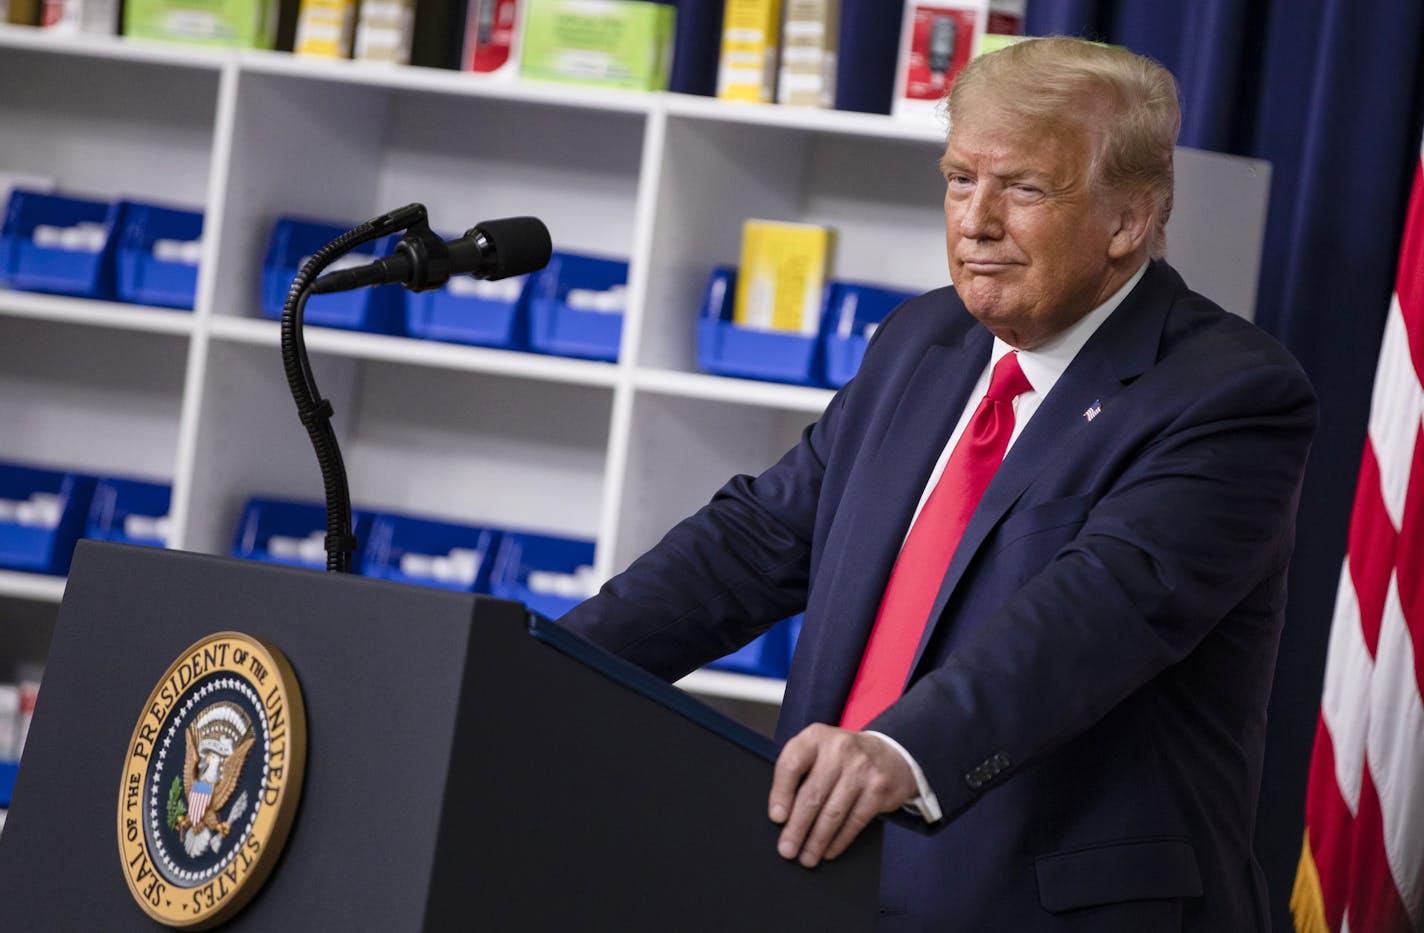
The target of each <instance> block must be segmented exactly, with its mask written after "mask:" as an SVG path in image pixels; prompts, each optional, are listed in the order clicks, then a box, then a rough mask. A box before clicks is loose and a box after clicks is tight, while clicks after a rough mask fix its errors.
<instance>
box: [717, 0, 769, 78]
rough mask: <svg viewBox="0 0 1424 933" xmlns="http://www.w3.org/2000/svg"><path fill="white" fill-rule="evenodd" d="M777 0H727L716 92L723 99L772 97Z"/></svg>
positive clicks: (723, 18)
mask: <svg viewBox="0 0 1424 933" xmlns="http://www.w3.org/2000/svg"><path fill="white" fill-rule="evenodd" d="M780 40H781V0H727V6H726V8H725V10H724V12H723V14H722V51H721V55H720V57H719V59H718V64H717V96H718V97H720V98H722V99H723V100H744V101H751V102H753V103H771V102H772V101H774V100H776V63H777V48H778V43H779V42H780Z"/></svg>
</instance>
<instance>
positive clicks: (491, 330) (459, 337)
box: [405, 275, 530, 350]
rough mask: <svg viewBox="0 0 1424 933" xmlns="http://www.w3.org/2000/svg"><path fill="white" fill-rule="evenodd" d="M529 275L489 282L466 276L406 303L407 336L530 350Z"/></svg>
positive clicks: (411, 296)
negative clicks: (528, 348) (527, 348)
mask: <svg viewBox="0 0 1424 933" xmlns="http://www.w3.org/2000/svg"><path fill="white" fill-rule="evenodd" d="M529 279H530V277H529V276H527V275H521V276H515V277H513V278H508V279H501V280H499V281H498V282H487V281H484V280H482V279H476V278H472V277H470V276H468V275H461V276H456V277H454V278H452V279H451V280H450V281H449V282H447V283H445V285H444V287H443V288H437V289H435V290H433V291H428V292H412V293H410V294H409V295H406V298H405V326H406V332H407V333H409V334H410V336H412V337H422V338H425V339H427V340H446V341H450V342H453V343H472V344H478V345H480V346H485V347H501V348H503V349H509V350H523V349H525V348H526V347H528V345H529V337H528V331H529V324H528V301H529V288H528V285H529Z"/></svg>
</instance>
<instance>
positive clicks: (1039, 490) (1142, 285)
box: [564, 262, 1316, 933]
mask: <svg viewBox="0 0 1424 933" xmlns="http://www.w3.org/2000/svg"><path fill="white" fill-rule="evenodd" d="M991 344H992V337H991V336H990V334H989V333H988V332H987V331H986V330H985V329H984V328H983V327H982V326H980V325H979V324H978V323H977V322H976V321H975V320H974V318H973V317H971V316H970V315H969V313H968V312H967V311H966V310H965V309H964V306H963V305H962V303H961V302H960V301H959V300H958V298H957V296H956V295H955V293H954V291H953V290H952V289H947V288H946V289H940V290H938V291H934V292H930V293H928V294H926V295H923V296H920V297H918V298H915V299H912V300H911V301H908V302H906V303H905V304H904V305H902V306H901V307H900V308H899V309H897V310H896V311H895V312H894V313H893V314H892V315H891V316H890V317H888V318H887V319H886V321H885V322H884V323H883V324H882V326H881V327H880V329H879V331H878V332H877V334H876V337H875V339H874V341H873V342H872V344H871V347H870V349H869V350H868V352H867V354H866V357H865V361H864V363H863V365H862V367H861V369H860V372H859V374H858V375H857V376H856V378H855V379H854V380H852V382H851V383H850V384H849V385H847V386H846V387H845V388H844V389H843V390H842V391H840V392H839V393H838V394H837V395H836V396H835V398H834V399H833V400H832V402H831V404H830V405H829V407H828V408H827V410H826V412H825V414H824V415H823V416H822V417H821V418H820V420H819V421H818V422H817V423H816V424H814V425H812V426H811V427H809V428H808V429H807V430H806V432H805V434H804V436H803V437H802V439H801V441H800V443H799V444H798V445H797V446H796V447H794V448H793V449H792V450H791V451H789V452H788V453H787V454H786V455H785V456H784V457H783V458H782V459H781V460H780V461H779V462H778V463H776V464H775V465H774V466H772V467H771V468H770V469H768V470H767V471H766V472H764V473H762V474H761V475H760V476H757V477H755V478H752V477H746V476H740V477H736V478H734V479H733V480H732V481H731V482H729V483H728V484H727V485H726V486H725V487H724V488H723V489H722V490H721V491H720V492H719V493H718V494H717V495H716V496H715V498H714V499H713V500H712V501H711V502H710V503H709V504H708V505H707V506H706V507H705V508H703V509H702V510H701V511H699V512H698V513H697V514H696V515H694V516H692V517H691V518H689V519H687V520H685V521H683V522H682V523H680V524H679V525H678V526H676V527H675V528H674V529H673V530H672V531H671V532H669V534H668V535H667V537H666V538H665V539H664V540H663V541H662V542H661V543H660V544H659V545H657V546H656V547H655V548H654V549H653V550H652V551H650V552H649V553H648V554H646V555H644V556H643V557H642V558H640V559H639V560H637V561H635V562H634V564H633V565H632V566H631V567H630V568H629V569H628V570H627V571H625V572H624V573H623V574H621V575H619V576H618V577H616V578H614V579H613V580H612V581H610V582H609V583H608V584H607V586H605V587H604V589H603V590H602V592H601V593H600V594H599V595H598V596H595V597H594V598H593V599H591V600H590V601H588V602H586V603H584V604H582V605H581V606H579V607H577V608H576V609H575V610H573V611H572V612H571V613H569V614H568V615H567V616H565V617H564V622H565V624H566V625H568V626H569V627H571V628H573V629H574V630H575V631H578V632H581V633H583V634H584V635H586V636H587V637H589V638H591V639H593V640H594V641H597V642H599V643H600V644H603V645H604V646H606V647H608V648H610V649H611V650H613V651H615V652H617V653H619V654H621V655H622V656H624V657H626V658H628V659H630V660H632V661H634V662H635V663H637V664H640V665H642V666H644V667H646V668H648V669H650V670H652V671H654V672H656V673H659V674H661V675H663V676H665V677H668V678H675V677H678V676H681V675H682V674H684V673H686V672H687V671H689V670H691V669H693V668H695V667H697V666H699V665H701V664H703V663H705V662H707V661H708V660H710V659H712V658H714V657H716V656H719V655H721V654H724V653H726V652H728V651H730V650H732V649H734V648H736V647H737V646H739V645H740V644H743V643H745V642H746V641H748V640H749V639H750V638H752V637H754V636H755V635H756V634H757V633H759V632H760V631H762V630H764V629H765V628H766V627H767V626H769V625H770V624H772V623H773V622H775V621H776V620H778V619H780V618H782V617H784V616H787V615H790V614H792V613H794V612H797V611H800V610H802V609H803V608H804V610H805V613H806V616H805V622H804V625H803V628H802V631H801V637H800V640H799V642H798V644H797V648H796V653H795V657H794V659H793V661H792V665H791V671H790V675H789V677H788V680H787V687H786V696H785V700H784V702H783V705H782V710H781V720H780V723H779V726H778V733H779V737H780V738H782V739H783V740H784V739H785V738H787V737H789V736H791V735H793V734H795V733H796V732H797V731H799V730H800V729H801V728H803V727H804V726H806V725H807V724H809V723H813V722H828V723H833V724H834V723H836V722H837V721H838V719H839V716H840V713H841V708H842V706H843V704H844V702H845V698H846V695H847V692H848V691H849V688H850V684H851V681H852V679H853V677H854V675H855V672H856V668H857V666H858V664H859V661H860V656H861V652H862V650H863V648H864V645H865V641H866V638H867V635H868V633H869V631H870V627H871V624H872V622H873V621H874V618H875V614H876V609H877V607H878V604H879V600H880V596H881V593H882V591H883V589H884V586H885V581H886V579H887V577H888V576H889V572H890V568H891V566H892V564H893V563H894V560H895V557H896V555H897V553H898V551H899V548H900V545H901V542H902V540H903V538H904V534H905V531H906V529H907V528H908V526H909V523H910V520H911V517H912V514H913V511H914V508H915V505H916V503H917V502H918V500H919V496H920V494H921V492H922V491H923V489H924V487H925V484H926V481H927V478H928V476H929V473H930V470H931V468H932V467H933V465H934V463H935V460H936V459H937V457H938V455H939V453H940V451H941V450H942V449H943V446H944V443H945V440H946V438H947V437H948V436H949V433H950V431H951V430H952V429H953V426H954V424H955V422H956V420H957V419H958V418H959V416H960V413H961V412H962V411H963V409H964V408H965V406H966V405H967V404H969V402H970V401H971V400H970V399H969V398H968V394H969V392H970V391H971V389H972V387H973V385H974V383H975V381H976V379H977V378H978V376H979V374H980V373H981V372H982V371H983V369H984V367H985V366H986V365H987V362H988V358H989V353H990V347H991ZM1094 410H1095V411H1094ZM1090 412H1092V414H1091V416H1090V414H1089V413H1090ZM1315 418H1316V415H1315V402H1314V398H1313V394H1312V391H1311V389H1310V386H1309V384H1308V382H1307V380H1306V378H1305V376H1304V374H1303V373H1302V372H1301V370H1300V368H1299V366H1298V365H1297V364H1296V363H1295V362H1294V360H1292V359H1291V358H1290V356H1289V355H1288V354H1287V353H1285V352H1284V351H1283V350H1282V349H1281V348H1280V347H1279V346H1278V345H1277V344H1276V343H1275V342H1274V341H1273V340H1271V339H1270V338H1269V337H1267V336H1266V335H1265V334H1263V333H1262V332H1261V331H1259V330H1258V329H1256V328H1255V327H1254V326H1252V325H1250V324H1248V323H1246V322H1245V321H1242V320H1240V319H1239V318H1236V317H1234V316H1232V315H1230V314H1227V313H1226V312H1224V311H1222V310H1221V309H1220V308H1218V307H1216V306H1215V305H1213V304H1212V303H1211V302H1210V301H1208V300H1206V299H1205V298H1203V297H1201V296H1200V295H1197V294H1195V293H1193V292H1191V291H1190V290H1188V289H1187V288H1186V286H1185V285H1184V284H1183V283H1182V281H1181V279H1180V278H1179V277H1178V276H1177V274H1176V272H1174V271H1173V270H1172V269H1171V268H1170V267H1169V266H1167V265H1166V264H1165V263H1162V262H1155V263H1153V264H1152V265H1151V266H1150V267H1149V269H1148V270H1147V272H1146V274H1145V275H1144V276H1143V278H1142V280H1141V281H1140V282H1139V283H1138V284H1137V286H1136V287H1135V288H1134V289H1133V291H1132V292H1131V294H1129V295H1128V297H1127V298H1126V300H1125V301H1124V302H1123V303H1122V305H1121V306H1119V308H1118V309H1117V310H1116V311H1115V312H1114V313H1113V314H1112V315H1111V316H1110V317H1109V318H1108V320H1107V321H1106V322H1105V323H1104V324H1103V325H1102V326H1101V328H1100V329H1099V330H1098V331H1097V332H1096V333H1095V334H1094V335H1093V336H1092V338H1091V339H1090V340H1089V341H1088V343H1087V344H1086V345H1085V346H1084V348H1083V349H1082V350H1081V351H1080V353H1079V354H1078V356H1077V357H1076V358H1075V359H1074V360H1073V362H1072V363H1071V365H1070V366H1069V367H1068V369H1067V371H1066V372H1065V373H1064V374H1063V376H1062V377H1061V379H1060V380H1059V382H1058V383H1057V385H1055V386H1054V388H1053V390H1052V391H1051V392H1050V393H1049V394H1048V396H1047V397H1046V398H1045V399H1044V400H1043V403H1042V405H1041V406H1040V408H1039V410H1038V412H1037V413H1036V414H1035V415H1034V416H1033V418H1032V420H1031V421H1030V422H1029V423H1028V425H1027V426H1026V427H1025V428H1024V430H1023V432H1022V434H1021V435H1020V436H1019V438H1018V439H1017V440H1016V441H1015V443H1014V446H1013V447H1012V448H1011V449H1010V451H1009V453H1008V455H1007V456H1006V457H1005V459H1004V462H1003V464H1002V466H1001V467H1000V469H999V471H998V473H997V474H996V475H995V477H994V479H993V482H992V483H991V484H990V486H989V488H988V490H987V492H986V493H985V495H984V497H983V499H982V500H981V502H980V504H979V506H978V508H977V509H976V511H975V512H974V515H973V517H972V519H971V521H970V523H969V526H968V528H967V530H966V532H965V534H964V537H963V539H962V541H961V544H960V546H959V547H958V549H957V550H956V552H955V555H954V558H953V560H952V562H951V564H950V568H949V571H948V572H947V574H946V575H945V579H944V583H943V585H942V586H941V588H940V591H939V595H938V599H937V601H936V603H935V608H934V610H933V612H932V614H931V619H930V623H929V625H928V626H927V628H926V631H925V634H924V637H923V638H922V640H921V643H920V647H919V653H918V655H917V659H916V662H915V664H914V667H913V670H912V672H911V675H910V678H909V681H908V684H907V687H906V690H905V693H904V695H903V697H902V698H901V699H900V700H899V701H898V702H896V703H895V704H894V705H892V706H891V707H890V708H889V709H888V710H887V711H886V712H885V713H883V714H882V715H881V716H880V717H878V718H877V719H876V720H875V721H873V722H872V723H871V724H870V726H869V727H868V728H871V729H875V730H878V731H881V732H884V733H886V734H888V735H890V736H892V737H894V738H895V739H896V740H897V741H899V742H900V743H901V744H902V745H904V746H905V747H906V748H907V749H908V750H909V751H910V753H911V754H912V755H913V756H914V757H915V758H916V760H917V761H918V762H919V763H920V765H921V766H922V767H923V769H924V771H925V774H926V776H927V778H928V780H929V783H930V785H931V786H932V787H933V788H934V790H935V793H936V794H937V796H938V797H939V800H940V803H941V806H942V807H943V809H944V812H945V817H944V819H943V820H942V821H940V822H939V823H938V824H936V826H935V827H934V828H932V830H931V831H930V832H929V833H928V834H923V835H921V834H917V833H914V832H912V831H909V830H904V829H901V828H899V827H896V826H893V825H889V824H887V826H886V837H885V855H884V862H883V870H882V880H881V921H880V927H881V929H883V930H924V931H935V933H943V931H965V933H970V931H972V933H983V931H992V930H1004V931H1014V933H1025V931H1039V930H1042V931H1068V930H1085V931H1093V933H1115V931H1123V933H1161V931H1172V930H1193V931H1201V933H1236V931H1260V933H1265V931H1266V930H1267V929H1268V920H1267V909H1266V904H1265V886H1264V880H1263V877H1262V875H1261V872H1260V870H1259V868H1258V866H1257V865H1256V863H1255V861H1254V859H1253V856H1252V831H1253V824H1254V814H1255V807H1256V799H1257V795H1258V792H1259V788H1260V776H1261V758H1262V751H1263V744H1264V733H1265V726H1266V722H1265V710H1266V701H1267V698H1268V695H1269V692H1270V685H1271V676H1272V670H1273V666H1274V660H1275V653H1276V645H1277V640H1278V637H1279V634H1280V627H1281V622H1282V606H1283V601H1284V599H1285V593H1286V586H1285V574H1286V566H1287V563H1288V560H1289V557H1290V552H1291V548H1292V544H1293V540H1294V521H1295V510H1296V502H1297V497H1298V495H1299V488H1300V480H1301V473H1302V471H1303V469H1304V466H1305V460H1306V454H1307V451H1308V448H1309V444H1310V439H1311V436H1312V434H1313V431H1314V427H1315Z"/></svg>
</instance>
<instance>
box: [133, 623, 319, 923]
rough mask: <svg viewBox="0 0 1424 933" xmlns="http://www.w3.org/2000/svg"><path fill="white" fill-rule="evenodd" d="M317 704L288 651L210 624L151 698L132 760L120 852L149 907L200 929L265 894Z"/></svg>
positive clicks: (291, 812) (160, 916) (292, 807)
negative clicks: (307, 705)
mask: <svg viewBox="0 0 1424 933" xmlns="http://www.w3.org/2000/svg"><path fill="white" fill-rule="evenodd" d="M305 758H306V710H305V709H304V707H303V706H302V696H301V692H300V691H299V690H298V688H297V679H296V676H295V675H294V674H293V673H292V669H291V667H290V666H289V665H288V664H287V660H286V658H284V657H283V656H282V654H281V652H279V651H277V649H275V648H273V647H272V646H271V645H268V644H266V643H265V642H262V641H260V640H258V639H256V638H253V637H251V636H249V635H242V634H239V633H237V632H220V633H218V634H216V635H210V636H208V637H207V638H204V639H203V640H202V641H200V642H198V643H197V644H195V645H193V646H192V647H191V648H189V649H188V650H187V651H184V652H183V653H182V655H180V656H179V658H178V660H176V661H174V662H173V664H172V665H171V666H170V667H169V668H168V671H167V672H166V673H165V674H164V675H163V679H162V680H160V681H159V683H158V685H157V686H156V687H154V688H153V693H151V694H150V695H149V697H148V703H147V704H146V705H145V707H144V710H143V713H142V714H141V715H140V716H139V720H138V725H137V726H135V727H134V731H133V738H132V739H131V740H130V742H129V747H128V749H127V752H126V757H125V760H124V775H123V784H122V785H121V787H120V788H119V823H118V828H119V854H120V856H121V858H122V860H123V868H124V878H125V879H126V880H127V881H128V885H129V891H130V892H131V893H132V894H133V896H134V900H136V901H137V902H138V904H139V906H140V907H142V908H143V909H144V911H145V912H146V913H147V914H148V915H149V916H150V917H152V918H154V919H155V920H157V921H159V922H160V923H163V924H166V925H168V926H170V927H177V928H182V929H191V930H200V929H205V928H207V927H211V926H214V925H215V924H218V923H221V922H222V921H224V920H226V919H228V918H229V917H231V916H232V915H233V914H234V913H236V912H237V911H238V910H240V909H241V908H242V906H243V905H244V904H246V903H247V901H248V900H249V899H251V897H252V895H253V894H255V893H257V889H258V888H259V887H261V886H262V882H263V881H264V880H265V879H266V877H267V873H268V872H269V871H271V869H272V864H273V863H274V862H275V861H276V860H277V856H278V855H279V854H280V852H281V850H282V844H283V843H284V842H285V841H286V838H287V830H288V829H290V828H291V825H292V818H293V817H294V816H295V815H296V809H297V801H298V798H299V797H300V796H301V790H302V771H303V765H304V763H305Z"/></svg>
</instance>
